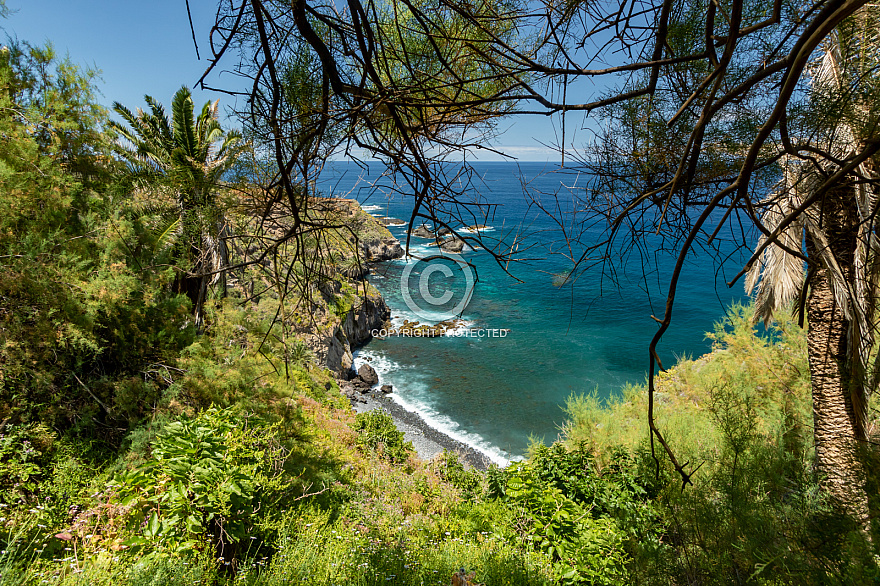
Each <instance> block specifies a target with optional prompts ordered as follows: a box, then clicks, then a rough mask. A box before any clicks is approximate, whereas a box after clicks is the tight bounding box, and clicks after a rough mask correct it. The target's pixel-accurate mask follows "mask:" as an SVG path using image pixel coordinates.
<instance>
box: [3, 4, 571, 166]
mask: <svg viewBox="0 0 880 586" xmlns="http://www.w3.org/2000/svg"><path fill="white" fill-rule="evenodd" d="M7 5H8V7H9V8H10V9H12V10H13V11H14V12H13V14H11V15H10V17H9V18H8V19H6V20H5V21H4V20H0V27H3V28H4V29H5V30H6V33H7V34H8V35H10V36H17V37H18V38H19V39H21V40H26V41H29V42H31V43H43V42H46V41H51V42H52V43H53V44H54V45H55V48H56V49H57V50H58V52H59V53H60V54H62V55H64V54H69V56H70V57H71V59H72V60H73V61H74V62H75V63H78V64H80V65H86V66H95V67H97V68H99V69H100V70H101V71H102V75H101V77H102V80H103V81H102V83H101V84H99V88H100V90H101V93H102V94H103V102H104V103H105V104H107V105H108V106H109V105H110V104H112V103H113V102H114V101H119V102H121V103H123V104H125V105H126V106H128V107H129V108H131V109H134V108H137V107H139V106H143V105H144V102H143V96H144V94H149V95H151V96H153V97H154V98H156V99H157V100H159V101H160V102H163V103H166V104H167V103H169V102H170V101H171V96H172V95H173V94H174V92H175V91H177V89H178V88H179V87H180V86H181V85H188V86H190V87H193V86H194V85H195V82H196V81H197V80H198V79H199V77H201V75H202V72H203V71H204V70H205V68H206V67H207V66H208V62H207V61H206V59H205V56H206V55H207V54H209V50H208V33H209V32H210V28H211V25H212V24H213V22H214V12H215V10H216V6H217V4H216V2H214V1H213V0H190V7H191V9H192V16H193V25H194V27H195V31H196V39H197V41H198V44H199V50H200V52H201V55H202V60H201V61H199V60H197V59H196V51H195V48H194V47H193V42H192V35H191V33H190V28H189V21H188V20H187V14H186V3H185V1H184V0H153V1H152V2H149V3H147V2H141V1H132V0H115V1H113V0H105V1H97V0H66V1H63V0H7ZM224 82H225V83H226V84H232V83H234V81H233V78H232V76H231V75H229V74H226V75H225V76H222V75H221V77H220V78H219V80H218V79H217V78H216V77H215V79H214V84H215V85H222V84H223V83H224ZM217 98H220V105H221V107H222V106H223V105H224V104H229V102H230V100H231V99H232V98H231V97H230V96H226V95H223V94H212V93H210V92H201V91H198V90H196V91H194V99H195V101H196V104H201V103H204V102H205V101H207V100H214V99H217ZM571 126H574V125H571ZM499 128H500V129H501V130H503V133H502V135H501V136H500V137H498V138H496V139H495V141H494V146H495V147H497V148H499V149H500V150H502V151H504V152H506V153H508V154H510V155H513V156H516V157H517V158H518V159H519V160H521V161H556V160H558V155H557V154H555V153H554V152H553V151H551V150H550V149H548V148H546V147H544V146H542V145H541V143H545V144H554V143H555V142H557V139H556V133H557V130H558V119H556V118H554V119H550V118H547V117H544V116H530V117H517V118H515V119H514V118H512V119H509V120H505V121H503V122H502V123H501V124H500V126H499ZM568 131H569V129H567V132H568ZM570 141H571V137H570V136H568V137H567V138H566V142H567V143H569V142H570ZM479 159H480V160H497V159H498V157H496V156H490V155H485V154H482V155H479Z"/></svg>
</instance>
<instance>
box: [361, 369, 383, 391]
mask: <svg viewBox="0 0 880 586" xmlns="http://www.w3.org/2000/svg"><path fill="white" fill-rule="evenodd" d="M358 378H359V379H361V380H362V381H364V383H366V384H367V385H369V386H371V387H372V386H374V385H377V384H379V375H378V374H377V373H376V370H375V369H374V368H373V367H372V366H370V365H369V364H361V366H360V368H358Z"/></svg>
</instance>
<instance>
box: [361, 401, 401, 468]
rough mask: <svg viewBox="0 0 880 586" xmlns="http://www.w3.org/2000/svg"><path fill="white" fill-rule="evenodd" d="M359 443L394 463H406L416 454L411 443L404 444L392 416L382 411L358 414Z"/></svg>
mask: <svg viewBox="0 0 880 586" xmlns="http://www.w3.org/2000/svg"><path fill="white" fill-rule="evenodd" d="M354 429H355V431H356V432H358V443H359V444H361V445H363V446H367V447H369V448H372V449H374V450H377V451H379V453H381V454H382V455H383V456H384V457H385V458H388V459H389V460H390V461H391V462H394V463H403V462H406V461H407V460H408V459H409V457H410V455H412V453H413V452H414V449H413V446H412V443H411V442H404V440H403V432H401V431H398V430H397V427H396V426H395V425H394V420H393V419H392V418H391V416H390V415H388V414H387V413H384V412H382V411H367V412H366V413H358V414H357V416H356V417H355V428H354Z"/></svg>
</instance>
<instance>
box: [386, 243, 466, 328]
mask: <svg viewBox="0 0 880 586" xmlns="http://www.w3.org/2000/svg"><path fill="white" fill-rule="evenodd" d="M475 283H476V278H475V276H474V270H473V267H471V265H469V264H468V263H467V262H466V261H465V260H464V259H463V258H462V257H461V256H460V255H458V254H452V253H443V254H433V255H431V256H426V257H423V258H419V259H417V260H416V262H413V263H408V264H407V265H406V268H404V269H403V273H402V274H401V275H400V293H401V294H402V295H403V300H404V301H405V302H406V306H407V307H408V308H409V310H410V311H412V312H413V313H414V314H416V315H417V316H418V317H419V319H422V320H425V321H435V322H436V321H444V320H449V319H452V318H455V317H458V316H460V315H461V314H462V312H463V311H464V310H465V308H467V306H468V303H470V302H471V298H472V297H473V295H474V284H475Z"/></svg>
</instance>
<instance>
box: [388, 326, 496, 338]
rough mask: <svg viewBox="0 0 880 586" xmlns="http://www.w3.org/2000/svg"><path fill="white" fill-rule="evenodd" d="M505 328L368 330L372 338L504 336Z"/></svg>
mask: <svg viewBox="0 0 880 586" xmlns="http://www.w3.org/2000/svg"><path fill="white" fill-rule="evenodd" d="M509 333H510V330H509V329H507V328H454V329H448V330H435V329H431V328H398V329H395V328H390V329H386V328H382V329H381V330H380V329H373V330H370V335H371V336H373V337H374V338H388V337H399V338H506V337H507V335H508V334H509Z"/></svg>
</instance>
